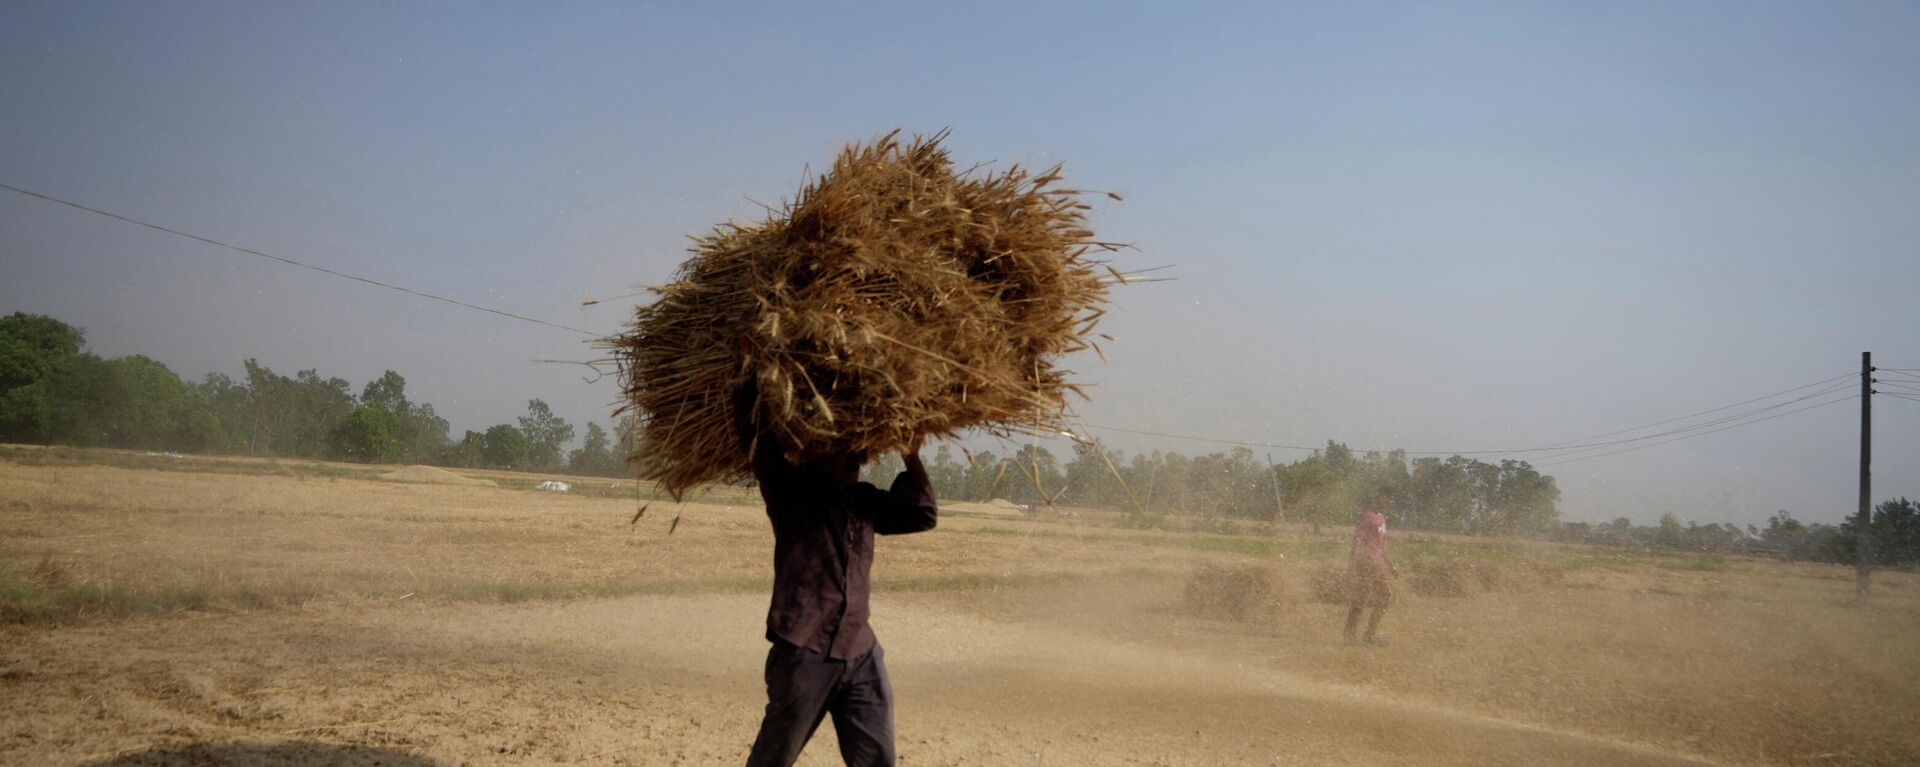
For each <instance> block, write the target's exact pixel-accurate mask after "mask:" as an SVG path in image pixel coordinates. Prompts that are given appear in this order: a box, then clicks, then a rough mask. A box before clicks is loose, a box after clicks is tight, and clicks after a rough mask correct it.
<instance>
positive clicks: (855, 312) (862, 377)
mask: <svg viewBox="0 0 1920 767" xmlns="http://www.w3.org/2000/svg"><path fill="white" fill-rule="evenodd" d="M943 136H944V134H942V135H937V136H934V137H932V138H930V139H918V138H916V139H914V140H912V141H910V142H908V141H902V140H901V139H900V138H899V137H898V135H897V134H887V135H886V136H884V137H882V138H881V139H879V140H878V141H875V142H873V143H870V144H864V145H853V146H849V147H847V148H846V149H844V150H843V151H842V152H841V153H840V155H839V157H837V158H836V159H835V160H834V163H833V166H832V168H831V169H830V170H828V171H827V172H826V173H825V174H822V175H820V176H819V177H817V178H816V179H814V180H813V181H812V182H810V183H809V184H807V185H806V186H805V187H803V188H802V189H801V190H800V193H799V194H798V195H796V196H795V198H794V199H793V200H792V201H791V202H789V203H787V204H785V205H784V206H782V207H781V208H779V209H770V211H769V214H768V217H767V218H766V220H764V221H760V222H754V223H732V222H730V223H727V224H724V225H722V226H720V227H717V228H716V229H715V230H714V231H713V232H712V233H711V234H708V235H706V236H704V237H699V238H696V239H695V244H694V246H693V257H692V258H691V259H689V260H687V262H686V263H684V264H682V265H681V267H680V272H679V274H678V275H677V276H676V278H675V279H674V281H673V282H671V283H670V284H667V285H665V286H662V287H659V288H657V289H655V292H656V293H657V294H658V297H657V300H656V301H654V302H653V303H651V304H649V305H646V306H642V307H639V309H638V310H637V312H636V315H635V318H634V322H633V324H632V325H631V326H630V327H629V328H628V329H627V330H626V331H625V332H624V333H623V334H622V335H620V336H619V337H617V338H615V339H612V342H611V345H612V346H613V350H614V354H615V357H616V358H617V359H618V360H619V362H620V366H621V377H622V383H623V384H624V387H625V390H626V391H625V394H626V400H627V402H626V405H625V409H626V410H630V411H633V412H636V413H638V414H639V415H640V416H641V420H640V423H641V428H640V437H639V440H638V442H637V444H636V445H635V447H634V451H633V453H632V454H631V455H630V456H628V461H629V462H630V463H632V464H633V466H634V467H635V468H636V469H637V470H638V472H639V474H640V476H641V477H642V478H643V479H648V480H652V481H654V482H657V483H659V485H660V486H661V487H663V488H665V489H666V490H667V491H668V492H669V493H671V494H673V495H674V496H675V497H679V496H680V494H681V493H683V492H685V491H686V490H688V489H690V488H693V487H695V486H698V485H701V484H703V483H707V482H712V481H729V480H733V481H738V480H748V479H751V480H755V481H757V482H758V483H759V485H760V493H761V496H762V498H764V499H765V501H766V506H767V518H768V519H769V520H770V521H771V522H772V525H773V532H774V541H773V567H774V590H773V599H772V603H771V605H770V606H769V608H768V611H767V635H768V638H769V639H770V640H772V641H773V643H774V646H773V648H772V650H771V651H770V652H769V653H768V657H767V667H766V674H767V694H768V704H767V709H766V716H765V721H764V722H763V723H762V725H761V729H760V737H759V738H758V740H756V741H755V743H754V746H753V749H752V753H751V756H750V757H749V760H750V763H751V764H755V765H759V764H774V765H784V764H791V763H792V762H793V760H794V759H795V758H796V757H798V755H799V752H800V749H801V748H802V747H803V746H804V745H805V744H806V742H807V740H808V738H809V737H810V736H811V735H812V733H813V731H814V729H815V728H816V727H818V726H819V724H820V722H821V721H822V720H823V719H824V718H825V717H826V716H828V715H831V716H833V717H834V728H835V730H836V731H838V732H839V735H840V745H841V754H842V756H844V757H845V758H846V760H847V762H848V763H849V764H860V765H867V764H875V765H887V764H892V763H893V716H892V714H893V708H892V691H891V690H890V689H889V687H888V682H887V675H886V666H885V664H884V662H883V660H882V656H881V651H880V646H879V643H878V642H876V641H874V637H873V632H872V630H871V629H870V628H868V626H867V595H868V583H867V575H868V568H869V566H870V565H871V563H872V559H873V535H874V534H876V533H878V534H882V535H885V534H889V533H910V532H919V531H922V530H928V529H931V528H932V527H933V526H934V520H935V515H936V509H935V505H934V498H933V490H932V487H931V485H930V484H929V483H928V481H927V474H926V470H925V469H924V468H922V467H921V465H920V460H919V455H918V452H919V447H920V444H921V442H922V441H923V440H925V439H929V438H940V437H951V436H956V435H959V434H962V433H984V434H989V435H998V436H1010V435H1013V434H1016V433H1020V434H1052V433H1057V432H1059V431H1061V430H1063V429H1065V428H1067V426H1068V424H1067V423H1066V395H1067V394H1068V393H1070V392H1071V393H1075V394H1078V393H1080V389H1079V387H1078V386H1077V385H1076V384H1075V383H1074V382H1072V381H1070V380H1068V371H1065V370H1062V369H1060V368H1059V367H1058V365H1057V362H1058V361H1059V359H1060V358H1061V357H1062V356H1064V355H1067V354H1071V353H1073V352H1076V351H1080V350H1082V349H1090V348H1094V345H1093V340H1092V337H1093V336H1094V335H1095V333H1094V325H1095V324H1096V323H1097V321H1098V320H1099V318H1100V315H1101V314H1102V313H1103V312H1104V309H1103V308H1102V307H1103V305H1104V304H1105V302H1106V297H1107V289H1108V286H1109V285H1110V284H1112V283H1117V282H1123V281H1124V280H1125V276H1124V275H1122V274H1121V273H1120V272H1119V271H1116V270H1114V269H1112V268H1111V267H1108V266H1107V265H1106V264H1105V262H1103V261H1099V260H1096V259H1094V258H1091V257H1090V254H1091V253H1093V252H1095V251H1101V250H1111V249H1112V246H1109V245H1108V244H1106V243H1102V242H1100V241H1098V240H1096V239H1094V237H1093V232H1092V231H1091V230H1089V229H1088V228H1087V225H1086V216H1085V211H1086V210H1088V206H1087V205H1086V204H1085V203H1083V202H1081V200H1080V198H1081V196H1082V192H1080V191H1079V190H1075V189H1069V188H1064V187H1062V186H1060V178H1061V175H1060V171H1059V169H1058V168H1054V169H1050V170H1047V171H1045V172H1042V173H1038V174H1034V173H1030V172H1028V171H1027V170H1025V169H1024V168H1021V167H1020V166H1018V165H1012V166H1008V167H1007V168H1006V169H1004V170H1000V171H992V172H987V171H979V170H977V169H978V168H980V167H982V166H975V168H976V170H966V171H956V170H955V169H954V165H953V162H952V160H951V158H949V156H948V155H947V152H946V150H945V149H942V148H941V147H940V140H941V138H942V137H943ZM1096 351H1097V349H1096ZM896 452H897V453H900V454H901V456H902V457H903V458H904V459H905V460H906V471H905V472H902V473H901V474H900V476H899V477H898V478H896V479H895V480H894V481H893V483H892V487H891V489H889V490H885V491H882V490H880V489H879V488H876V487H874V486H872V485H868V484H864V483H861V482H858V481H857V473H858V471H859V467H860V464H861V463H862V462H863V461H865V460H867V459H869V458H871V457H873V456H878V455H884V454H886V453H896Z"/></svg>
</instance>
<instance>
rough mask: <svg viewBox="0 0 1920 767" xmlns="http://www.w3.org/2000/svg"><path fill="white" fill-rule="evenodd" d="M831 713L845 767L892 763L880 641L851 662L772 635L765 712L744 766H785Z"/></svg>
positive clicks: (888, 688) (889, 702) (889, 692)
mask: <svg viewBox="0 0 1920 767" xmlns="http://www.w3.org/2000/svg"><path fill="white" fill-rule="evenodd" d="M828 714H832V715H833V729H834V732H836V733H838V734H839V736H840V758H842V759H844V760H846V763H847V764H848V765H849V767H867V766H868V765H875V766H883V767H892V765H893V684H892V683H891V682H889V681H887V665H886V660H885V657H884V653H882V652H881V650H880V643H879V642H875V643H874V644H873V650H872V651H870V652H868V653H867V654H865V655H862V656H860V657H859V658H855V659H853V660H845V661H842V660H834V659H832V658H829V657H827V655H826V654H825V653H818V652H814V651H812V650H808V649H806V648H803V647H796V646H794V645H793V644H792V643H789V642H786V641H783V640H780V639H775V640H773V649H771V650H768V651H767V715H766V718H765V719H764V720H762V721H761V722H760V736H759V737H758V738H755V739H754V741H753V752H752V753H750V754H748V756H747V767H787V766H788V765H791V764H793V762H794V760H796V759H799V758H800V749H802V748H804V747H805V746H806V745H807V740H808V739H809V738H812V737H813V731H814V730H816V729H819V727H820V722H821V721H822V720H824V719H825V718H826V717H827V715H828Z"/></svg>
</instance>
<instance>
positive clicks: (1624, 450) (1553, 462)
mask: <svg viewBox="0 0 1920 767" xmlns="http://www.w3.org/2000/svg"><path fill="white" fill-rule="evenodd" d="M1859 398H1860V395H1858V394H1849V395H1847V396H1845V397H1841V398H1839V399H1834V400H1828V401H1826V402H1820V403H1815V404H1812V405H1808V406H1806V407H1801V408H1794V409H1792V410H1789V411H1787V412H1784V413H1775V414H1773V415H1770V416H1767V417H1765V418H1756V419H1754V420H1751V421H1742V422H1740V423H1736V424H1730V425H1727V426H1722V427H1720V428H1718V429H1713V430H1710V431H1703V432H1699V433H1697V434H1688V435H1685V436H1680V437H1674V438H1673V439H1668V440H1661V441H1659V442H1652V443H1648V444H1645V445H1634V446H1633V447H1626V448H1621V449H1619V450H1609V451H1606V452H1603V453H1595V454H1593V455H1583V456H1578V457H1575V458H1566V459H1564V460H1549V461H1543V462H1541V463H1540V464H1538V465H1537V467H1536V468H1544V467H1547V466H1558V465H1561V464H1568V463H1573V462H1576V461H1585V460H1587V459H1590V458H1600V457H1603V456H1609V455H1618V454H1620V453H1630V452H1633V451H1635V450H1645V449H1647V448H1650V447H1658V446H1660V445H1666V444H1670V443H1674V442H1679V441H1681V440H1684V439H1693V438H1694V437H1704V436H1706V435H1708V434H1713V433H1715V432H1722V431H1726V430H1728V429H1737V428H1740V427H1742V426H1752V425H1754V424H1756V423H1760V422H1762V421H1771V420H1773V419H1775V418H1784V417H1786V416H1790V415H1793V414H1794V413H1804V412H1806V411H1808V410H1815V409H1818V408H1823V407H1827V406H1829V405H1838V404H1840V403H1842V402H1846V401H1848V400H1855V399H1859Z"/></svg>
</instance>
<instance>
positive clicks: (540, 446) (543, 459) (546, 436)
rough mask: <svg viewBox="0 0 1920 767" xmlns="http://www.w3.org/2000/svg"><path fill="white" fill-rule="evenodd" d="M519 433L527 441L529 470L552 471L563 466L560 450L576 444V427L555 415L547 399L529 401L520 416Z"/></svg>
mask: <svg viewBox="0 0 1920 767" xmlns="http://www.w3.org/2000/svg"><path fill="white" fill-rule="evenodd" d="M520 433H521V434H523V435H525V436H526V440H527V461H528V463H529V464H530V466H529V468H534V469H551V468H554V467H556V466H558V465H559V464H560V456H561V455H562V453H561V449H562V448H564V447H566V444H567V443H568V442H572V441H573V425H572V424H569V423H567V421H566V419H564V418H561V417H560V416H557V415H554V413H553V409H552V408H549V407H547V403H546V402H545V401H544V400H537V399H535V400H528V401H527V414H526V415H523V416H520Z"/></svg>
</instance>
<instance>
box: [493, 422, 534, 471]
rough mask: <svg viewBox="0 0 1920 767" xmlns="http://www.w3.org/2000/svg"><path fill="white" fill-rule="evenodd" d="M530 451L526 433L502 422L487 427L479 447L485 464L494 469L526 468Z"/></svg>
mask: <svg viewBox="0 0 1920 767" xmlns="http://www.w3.org/2000/svg"><path fill="white" fill-rule="evenodd" d="M530 453H531V445H530V444H529V442H528V440H527V435H525V434H522V433H520V430H519V429H516V428H514V427H512V426H509V425H507V424H504V423H503V424H500V425H498V426H495V427H493V428H490V429H487V434H486V437H485V439H484V442H483V444H482V445H481V448H480V454H481V455H482V456H483V457H484V458H485V459H486V462H487V466H488V467H489V468H494V469H526V468H528V466H527V457H528V455H529V454H530Z"/></svg>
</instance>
